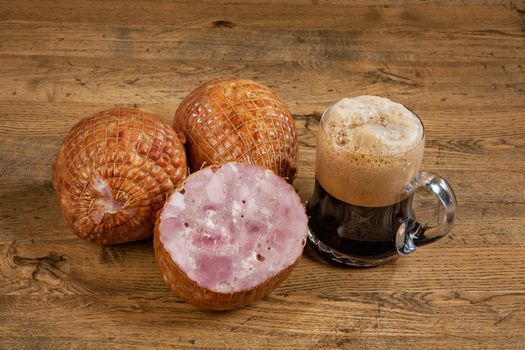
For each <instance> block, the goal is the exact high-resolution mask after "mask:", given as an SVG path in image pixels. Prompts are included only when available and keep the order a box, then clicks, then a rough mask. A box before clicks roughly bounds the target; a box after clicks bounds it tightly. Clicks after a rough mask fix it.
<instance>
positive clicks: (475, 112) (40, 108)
mask: <svg viewBox="0 0 525 350" xmlns="http://www.w3.org/2000/svg"><path fill="white" fill-rule="evenodd" d="M246 2H253V4H246V3H243V2H242V1H233V2H232V1H224V3H218V2H216V1H211V0H210V1H205V2H202V3H198V4H194V3H193V2H192V1H180V2H175V1H174V2H167V1H160V0H143V1H128V0H126V1H124V0H113V1H98V0H89V1H76V0H68V1H29V0H13V1H10V0H1V1H0V348H1V349H69V348H75V349H102V348H109V349H112V348H124V349H134V348H163V349H165V348H177V349H180V348H202V349H205V348H238V349H246V348H261V349H270V348H274V349H287V348H289V349H298V348H311V349H328V348H348V349H360V348H362V349H369V348H370V349H407V348H413V349H438V348H439V349H468V348H472V349H524V348H525V235H524V226H525V219H524V216H525V175H524V172H525V91H524V90H525V3H524V2H523V1H511V2H500V1H496V2H495V3H494V4H483V5H481V4H477V2H476V1H466V4H462V5H458V4H456V2H455V1H443V2H441V1H428V2H423V3H419V2H417V1H408V2H407V4H406V5H404V6H401V5H399V4H397V3H398V2H396V3H392V4H386V5H385V4H384V1H379V0H374V1H370V2H369V1H364V0H358V1H354V2H353V4H352V5H345V4H338V3H340V1H331V0H328V1H311V2H310V1H306V0H292V1H288V2H287V1H279V0H277V1H267V2H265V3H264V4H260V3H259V2H257V1H246ZM483 2H484V3H485V1H483ZM489 2H491V1H489ZM223 75H237V76H242V77H246V78H251V79H255V80H257V81H260V82H262V83H264V84H266V85H268V86H270V87H272V88H274V89H275V90H276V91H277V92H278V93H279V94H280V96H281V97H282V98H283V99H284V101H286V103H287V104H288V106H289V108H290V109H291V111H292V112H293V114H294V116H295V119H296V123H297V128H298V131H299V135H300V146H301V148H300V167H299V177H298V178H297V180H296V181H295V184H294V186H295V187H296V189H297V191H298V192H299V194H300V196H301V198H302V199H303V200H306V199H308V197H309V195H310V194H311V192H312V186H313V180H314V159H315V148H314V147H315V132H316V130H317V127H318V121H319V116H320V113H321V112H322V111H323V109H324V108H325V107H327V106H328V105H329V104H330V103H332V102H333V101H336V100H338V99H340V98H342V97H344V96H354V95H360V94H374V95H382V96H387V97H389V98H391V99H394V100H397V101H399V102H402V103H404V104H405V105H407V106H409V107H410V108H411V109H413V110H414V111H415V112H416V113H418V114H419V115H420V116H421V118H422V119H423V121H424V123H425V125H426V131H427V148H426V155H425V160H424V164H423V168H424V169H426V170H429V171H435V172H438V173H440V174H441V175H443V176H444V177H446V178H447V179H448V180H449V181H450V183H451V184H452V186H453V187H454V189H455V191H456V194H457V197H458V201H459V208H460V215H459V217H458V222H457V226H456V227H455V229H454V230H453V232H452V233H451V234H450V235H449V236H448V237H446V238H445V239H443V240H441V241H439V242H438V243H436V244H434V245H432V246H429V247H425V248H422V249H420V250H419V251H418V252H416V253H415V254H413V255H411V256H408V257H405V258H401V259H398V260H397V261H396V262H394V263H390V264H387V265H384V266H381V267H377V268H372V269H347V268H341V267H337V266H334V265H330V264H326V263H323V262H322V261H319V260H318V259H317V257H316V255H315V253H314V252H313V251H311V250H307V251H306V252H305V256H304V258H303V259H302V261H301V263H300V264H299V266H298V267H297V268H296V270H294V272H293V273H292V275H291V276H290V278H289V279H288V280H287V281H286V282H285V283H284V284H282V285H281V286H280V287H279V288H278V289H277V290H275V291H274V292H273V293H272V294H271V295H270V296H269V297H266V298H264V299H263V300H261V301H259V302H257V303H255V304H253V305H251V306H248V307H246V308H244V309H240V310H236V311H233V312H224V313H207V312H204V311H199V310H197V309H195V308H193V307H192V306H190V305H188V304H185V303H183V302H181V301H179V300H177V298H176V297H175V296H174V295H173V294H172V293H171V291H170V290H169V289H168V288H167V287H166V285H165V284H164V282H163V280H162V278H161V276H160V274H159V272H158V270H157V267H156V265H155V262H154V258H153V251H152V245H151V240H146V241H143V242H138V243H131V244H125V245H121V246H106V247H104V246H99V245H95V244H92V243H89V242H86V241H82V240H80V239H78V238H77V237H76V236H74V235H73V234H71V233H70V232H69V231H68V230H67V229H66V227H65V225H64V223H63V221H62V219H61V218H60V215H59V210H58V204H57V201H56V199H55V196H54V191H53V187H52V184H51V181H50V173H51V164H52V163H53V161H54V158H55V155H56V152H57V149H58V146H59V144H60V142H61V140H62V139H63V137H64V136H65V135H66V133H67V132H68V130H69V129H70V128H71V126H72V125H73V124H75V123H76V122H77V121H79V120H80V119H81V118H84V117H86V116H89V115H91V114H93V113H94V112H97V111H100V110H103V109H106V108H109V107H112V106H134V107H139V108H142V109H144V110H148V111H152V112H154V113H156V114H158V115H159V116H161V117H162V118H163V119H165V120H167V121H170V120H171V118H172V116H173V114H174V112H175V109H176V108H177V106H178V104H179V102H180V101H181V99H182V98H183V97H184V96H185V95H186V94H187V93H188V92H189V91H190V90H191V89H192V88H194V87H195V86H196V85H197V84H199V83H201V82H203V81H205V80H208V79H210V78H213V77H218V76H223Z"/></svg>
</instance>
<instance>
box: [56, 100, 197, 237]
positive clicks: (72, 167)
mask: <svg viewBox="0 0 525 350" xmlns="http://www.w3.org/2000/svg"><path fill="white" fill-rule="evenodd" d="M186 172H187V165H186V156H185V153H184V148H183V146H182V143H181V142H180V140H179V137H178V136H177V134H176V133H175V132H174V131H173V129H172V128H171V127H170V126H169V125H168V124H167V123H165V122H164V121H162V120H161V119H158V118H157V117H155V116H154V115H152V114H149V113H146V112H143V111H140V110H135V109H126V108H115V109H111V110H107V111H103V112H100V113H98V114H96V115H94V116H93V117H90V118H86V119H83V120H81V121H80V122H79V123H77V124H76V125H75V126H74V127H73V128H72V129H71V131H70V132H69V134H68V136H67V137H66V139H65V140H64V142H63V144H62V146H61V148H60V151H59V154H58V157H57V160H56V163H55V165H54V166H53V184H54V186H55V191H56V194H57V197H58V199H59V201H60V205H61V210H62V214H63V217H64V219H65V221H66V223H67V224H68V225H69V226H70V227H71V228H72V230H73V231H74V232H75V233H76V234H77V235H78V236H80V237H82V238H85V239H89V240H93V241H96V242H99V243H108V244H112V243H121V242H127V241H133V240H137V239H143V238H146V237H148V236H150V235H151V233H152V226H153V222H154V219H155V218H154V215H155V213H156V211H157V210H158V209H159V208H160V207H161V206H162V204H163V202H164V200H165V197H166V193H167V192H169V191H171V190H173V189H174V188H175V186H177V185H178V184H179V183H180V182H181V181H182V180H183V179H184V178H185V177H186Z"/></svg>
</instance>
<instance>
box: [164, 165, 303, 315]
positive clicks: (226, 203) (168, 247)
mask: <svg viewBox="0 0 525 350" xmlns="http://www.w3.org/2000/svg"><path fill="white" fill-rule="evenodd" d="M307 230H308V228H307V217H306V214H305V210H304V207H303V205H302V203H301V201H300V199H299V196H298V195H297V193H296V192H295V190H294V188H293V187H292V186H291V185H289V184H288V183H287V182H286V181H285V180H284V179H283V178H281V177H279V176H277V175H276V174H275V173H274V172H273V171H271V170H268V169H265V168H262V167H260V166H258V165H252V164H242V163H225V164H223V165H221V166H213V167H208V168H204V169H202V170H200V171H198V172H196V173H193V174H192V175H190V176H189V177H188V178H187V179H186V181H185V182H184V183H183V185H182V186H181V187H179V189H178V191H175V192H174V193H172V194H171V195H170V197H169V198H168V200H167V201H166V204H165V205H164V208H163V209H162V210H161V211H160V212H159V215H158V218H157V222H156V226H155V238H154V247H155V256H156V260H157V263H158V265H159V267H160V270H161V272H162V274H163V276H164V279H165V281H166V283H167V284H168V285H169V286H170V288H171V289H172V290H173V291H174V292H175V293H176V294H177V295H179V296H180V297H181V298H183V299H185V300H186V301H188V302H189V303H191V304H193V305H196V306H198V307H202V308H206V309H214V310H224V309H233V308H237V307H241V306H244V305H247V304H249V303H251V302H253V301H255V300H257V299H259V298H261V297H263V296H265V295H267V294H269V293H270V292H271V291H272V290H273V289H274V288H276V287H277V286H278V285H279V283H281V282H282V281H283V280H285V279H286V278H287V277H288V275H289V274H290V272H291V270H292V269H293V267H294V266H295V265H296V263H297V262H298V260H299V258H300V256H301V254H302V251H303V248H304V245H305V242H306V235H307Z"/></svg>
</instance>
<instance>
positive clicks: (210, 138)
mask: <svg viewBox="0 0 525 350" xmlns="http://www.w3.org/2000/svg"><path fill="white" fill-rule="evenodd" d="M173 125H174V128H175V130H177V131H179V132H181V133H183V134H184V136H185V137H186V140H187V142H188V144H187V148H188V160H189V163H190V166H191V169H192V171H197V170H199V169H201V168H202V167H204V166H209V165H213V164H222V163H225V162H229V161H236V162H242V163H253V164H258V165H260V166H263V167H265V168H267V169H271V170H273V171H274V172H275V173H276V174H277V175H279V176H282V177H284V178H285V179H286V180H287V181H288V182H290V183H291V182H293V179H294V177H295V173H296V163H297V150H298V143H297V134H296V131H295V123H294V120H293V118H292V115H291V114H290V112H289V111H288V108H286V106H285V105H284V103H283V102H282V101H281V99H280V98H279V97H278V96H277V94H276V93H275V92H273V91H272V90H270V89H269V88H267V87H266V86H264V85H262V84H259V83H257V82H254V81H250V80H246V79H240V78H218V79H214V80H211V81H208V82H206V83H204V84H202V85H200V86H199V87H197V88H196V89H195V90H193V91H192V92H191V93H190V94H189V95H188V96H187V97H186V98H185V99H184V100H183V101H182V103H181V104H180V106H179V108H178V109H177V111H176V113H175V118H174V124H173Z"/></svg>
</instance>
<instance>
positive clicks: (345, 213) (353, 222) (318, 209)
mask: <svg viewBox="0 0 525 350" xmlns="http://www.w3.org/2000/svg"><path fill="white" fill-rule="evenodd" d="M307 213H308V216H309V226H310V230H311V231H312V234H313V235H315V236H316V237H317V239H319V240H320V241H321V242H323V243H324V244H325V245H327V246H328V247H330V248H331V249H333V250H335V251H337V252H339V253H342V254H345V255H349V256H355V257H358V258H366V259H378V260H379V259H385V258H388V257H390V256H393V255H396V254H397V252H396V248H395V244H394V243H395V234H396V231H397V229H398V227H399V225H400V224H401V222H402V221H403V220H404V219H406V218H407V217H412V216H413V212H412V197H411V196H410V197H408V198H405V199H404V200H402V201H401V202H398V203H395V204H392V205H389V206H383V207H361V206H357V205H352V204H348V203H345V202H343V201H341V200H339V199H337V198H335V197H334V196H332V195H331V194H330V193H328V192H327V191H326V190H325V189H324V188H323V187H322V186H321V185H320V184H319V182H318V181H317V180H316V182H315V188H314V193H313V195H312V197H311V198H310V200H309V201H308V204H307Z"/></svg>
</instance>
